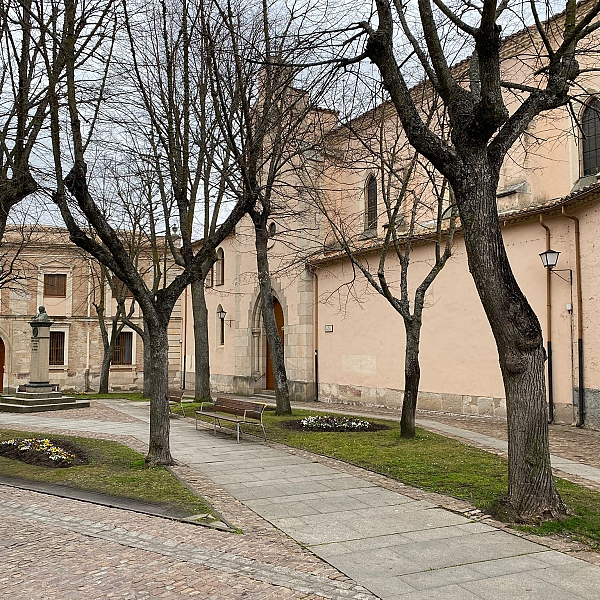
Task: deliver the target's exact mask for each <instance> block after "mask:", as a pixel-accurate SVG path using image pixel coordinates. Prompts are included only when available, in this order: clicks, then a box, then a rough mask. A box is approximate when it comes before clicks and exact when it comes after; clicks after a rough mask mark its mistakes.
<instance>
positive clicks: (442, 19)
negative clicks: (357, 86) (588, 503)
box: [346, 0, 600, 520]
mask: <svg viewBox="0 0 600 600" xmlns="http://www.w3.org/2000/svg"><path fill="white" fill-rule="evenodd" d="M414 4H415V6H414V7H413V3H411V2H401V1H394V2H393V3H392V2H390V0H376V1H375V6H376V10H377V25H376V26H372V25H371V24H370V23H368V22H363V23H360V25H358V28H359V29H362V31H363V32H364V35H365V38H366V44H365V47H364V52H363V53H362V54H361V55H360V56H358V57H356V58H353V59H349V60H348V61H347V62H346V64H347V65H349V64H351V63H353V62H355V61H357V60H362V59H364V58H369V59H371V60H372V61H373V63H375V65H376V66H377V68H378V70H379V72H380V74H381V78H382V80H383V84H384V86H385V88H386V90H387V91H388V93H389V97H390V99H391V102H392V103H393V105H394V107H395V109H396V111H397V114H398V116H399V118H400V121H401V122H402V125H403V128H404V132H405V134H406V136H407V138H408V140H409V142H410V144H411V145H412V146H413V147H414V148H415V149H416V150H417V151H418V152H419V153H420V154H421V155H422V156H424V157H425V158H426V159H427V160H429V161H431V163H432V164H433V165H434V166H435V167H436V169H437V170H438V171H439V172H440V173H441V174H442V175H443V176H444V177H446V179H447V180H448V182H449V184H450V185H451V187H452V189H453V191H454V195H455V199H456V204H457V207H458V211H459V214H460V219H461V223H462V227H463V231H464V237H465V244H466V249H467V254H468V260H469V268H470V271H471V273H472V276H473V279H474V282H475V285H476V288H477V291H478V293H479V296H480V298H481V302H482V304H483V308H484V310H485V312H486V315H487V318H488V321H489V323H490V326H491V328H492V332H493V334H494V337H495V340H496V345H497V348H498V354H499V359H500V367H501V371H502V377H503V381H504V388H505V393H506V402H507V421H508V435H509V488H508V496H507V498H506V502H505V504H504V507H503V508H504V510H505V512H506V514H508V515H509V516H512V517H513V518H515V519H517V520H532V519H539V518H547V517H560V516H562V515H564V514H565V513H566V512H567V509H566V507H565V505H564V503H563V502H562V500H561V498H560V496H559V495H558V493H557V491H556V488H555V486H554V481H553V479H552V471H551V466H550V454H549V447H548V428H547V407H546V393H545V380H544V361H545V358H546V355H545V352H544V348H543V343H542V332H541V328H540V324H539V321H538V319H537V317H536V315H535V313H534V312H533V310H532V308H531V307H530V305H529V303H528V302H527V300H526V298H525V296H524V295H523V293H522V292H521V290H520V288H519V286H518V284H517V282H516V280H515V278H514V275H513V273H512V270H511V267H510V264H509V262H508V258H507V255H506V251H505V248H504V244H503V241H502V234H501V231H500V226H499V221H498V214H497V206H496V190H497V186H498V181H499V176H500V169H501V167H502V164H503V161H504V159H505V157H506V156H507V153H508V152H509V151H510V149H511V147H512V146H513V144H515V142H516V141H517V140H518V139H519V137H520V136H521V135H523V134H524V132H525V130H526V128H527V126H528V125H529V124H530V123H531V121H532V119H533V118H534V117H535V116H536V115H538V114H540V113H541V112H544V111H549V110H552V109H555V108H558V107H561V106H564V105H566V104H567V103H568V102H569V92H570V89H571V87H572V86H573V83H574V81H575V80H576V78H577V77H578V75H579V74H580V67H579V63H578V59H579V56H580V55H579V53H578V44H579V42H580V41H581V40H583V39H584V38H586V37H588V36H590V35H592V34H593V33H594V32H595V31H596V29H597V28H598V27H599V26H600V22H599V21H598V19H597V17H598V14H599V13H600V4H599V3H598V2H592V1H590V2H586V3H582V4H581V5H580V7H579V8H578V7H577V5H576V1H575V0H566V2H565V5H564V6H565V10H564V12H563V13H562V14H560V15H557V16H556V17H553V18H551V19H550V20H549V21H547V22H543V19H542V17H540V16H539V14H538V6H541V5H538V4H537V3H534V2H531V3H529V4H526V3H516V4H515V5H511V6H510V10H511V13H510V14H511V15H512V16H513V18H514V15H515V14H517V12H518V11H519V10H522V11H523V12H525V10H526V9H525V7H526V6H527V7H528V8H529V10H530V11H531V14H532V17H533V21H534V23H535V25H534V27H533V28H530V29H529V30H527V31H525V32H524V33H522V34H521V36H522V42H523V43H524V44H527V45H528V47H529V48H530V53H529V54H528V56H529V59H525V61H523V60H519V53H520V52H521V50H520V47H521V46H520V44H512V45H511V44H506V45H503V40H502V37H501V31H502V27H501V24H502V23H503V19H504V21H505V22H510V20H509V19H508V18H507V19H505V18H504V17H505V15H504V12H505V10H506V9H507V7H508V5H509V3H508V2H501V3H498V2H496V0H481V1H480V2H475V3H462V2H455V3H448V4H446V3H444V1H443V0H433V4H432V2H430V0H418V1H417V2H415V3H414ZM551 6H552V5H550V4H544V5H543V10H546V11H547V16H548V17H552V14H551V11H552V9H551ZM507 14H508V13H507ZM398 23H399V26H398V27H397V26H396V25H397V24H398ZM468 53H471V55H470V58H469V60H468V61H467V62H463V63H459V64H457V65H456V66H452V62H453V61H456V60H459V59H460V58H461V57H462V56H465V54H468ZM531 53H533V55H532V54H531ZM511 60H513V61H516V63H517V64H520V65H521V66H522V67H523V68H521V67H519V68H514V64H515V63H514V62H513V68H512V70H511V72H506V71H505V69H504V68H503V64H504V63H505V61H506V64H509V63H510V61H511ZM415 62H416V63H417V64H418V66H419V68H420V70H421V71H420V72H421V73H422V74H423V76H424V77H425V78H426V82H427V83H426V85H427V86H429V88H430V89H431V91H432V92H431V93H434V92H435V93H436V94H438V95H439V97H440V99H441V101H442V103H443V107H444V110H445V111H446V113H447V115H448V120H449V127H450V139H449V140H448V141H446V140H445V139H443V138H442V137H440V135H439V134H438V132H437V131H436V130H435V127H431V126H428V124H427V123H426V122H425V120H424V118H423V115H422V114H421V113H420V111H419V109H418V106H417V105H416V104H415V98H414V94H413V93H411V89H410V85H411V82H416V81H417V79H418V77H417V78H415V72H414V69H412V68H411V65H412V66H413V67H414V63H415ZM507 90H509V91H512V92H513V93H512V94H511V95H510V96H507V95H505V93H504V92H505V91H507Z"/></svg>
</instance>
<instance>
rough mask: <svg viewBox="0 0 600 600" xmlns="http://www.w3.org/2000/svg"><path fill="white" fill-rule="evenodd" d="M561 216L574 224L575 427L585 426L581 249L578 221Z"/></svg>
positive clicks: (563, 212) (565, 214)
mask: <svg viewBox="0 0 600 600" xmlns="http://www.w3.org/2000/svg"><path fill="white" fill-rule="evenodd" d="M562 214H563V216H565V217H566V218H567V219H571V220H572V221H573V222H574V223H575V276H576V290H577V374H578V390H577V396H578V409H579V410H578V415H577V422H576V425H577V427H582V426H583V425H584V424H585V405H584V398H583V299H582V296H581V247H580V243H579V219H578V218H577V217H574V216H572V215H568V214H567V213H566V211H565V207H564V206H563V207H562Z"/></svg>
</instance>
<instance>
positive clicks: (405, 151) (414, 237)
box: [307, 98, 456, 438]
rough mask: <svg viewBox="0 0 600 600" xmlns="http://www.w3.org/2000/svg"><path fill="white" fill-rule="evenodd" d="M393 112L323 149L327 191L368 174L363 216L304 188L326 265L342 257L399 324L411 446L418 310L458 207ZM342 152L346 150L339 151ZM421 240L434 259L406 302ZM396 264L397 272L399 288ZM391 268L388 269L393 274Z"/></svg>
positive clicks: (448, 247) (380, 113) (384, 110)
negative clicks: (323, 235) (313, 207)
mask: <svg viewBox="0 0 600 600" xmlns="http://www.w3.org/2000/svg"><path fill="white" fill-rule="evenodd" d="M429 100H432V102H431V104H430V106H428V107H422V108H424V109H426V112H427V114H428V121H431V120H432V119H433V118H434V116H435V115H436V113H437V112H438V107H437V103H436V101H435V98H433V99H429ZM392 110H393V109H392V107H390V106H389V105H388V104H386V103H382V104H381V106H380V107H379V108H378V109H377V110H374V111H370V112H368V113H367V114H366V115H364V116H363V117H359V118H357V119H354V120H350V121H349V122H348V123H347V124H346V125H345V126H342V127H340V128H339V129H338V130H337V131H336V132H335V134H333V135H331V136H330V139H329V141H328V143H327V146H328V147H331V151H330V152H329V153H328V158H329V161H330V162H331V164H332V166H330V167H329V168H328V171H330V174H329V175H328V177H327V178H328V179H329V180H331V182H330V184H329V185H328V187H331V186H333V187H334V188H335V187H337V188H339V185H340V184H339V183H337V181H336V179H339V181H341V180H342V179H344V178H345V177H344V176H345V175H346V176H347V173H348V171H353V170H357V171H359V172H362V173H364V172H365V171H366V172H369V173H371V174H370V175H369V178H368V180H367V186H366V190H364V195H365V196H366V197H365V202H364V204H365V206H364V209H363V208H361V209H359V212H358V213H352V212H350V213H349V212H348V207H347V206H345V207H336V206H335V203H330V202H328V200H327V198H326V197H322V195H321V194H319V186H318V185H315V184H313V185H308V186H307V187H308V189H312V190H314V193H316V196H315V199H316V200H317V206H318V208H319V210H320V211H321V212H322V214H323V215H324V216H325V218H326V220H327V223H328V225H329V229H330V234H329V236H330V237H329V240H330V242H331V241H333V242H335V243H334V244H333V247H330V246H329V245H328V246H327V247H326V249H328V251H329V253H330V256H329V257H326V260H331V259H332V258H333V256H332V255H331V251H332V250H333V251H334V252H335V250H336V248H339V249H341V250H342V253H343V254H342V256H344V255H345V256H346V257H347V258H349V259H350V261H351V263H352V265H353V266H354V267H355V271H358V272H359V273H362V275H363V276H364V277H365V278H366V280H367V281H368V283H369V284H370V286H371V287H372V288H373V289H374V290H376V291H377V293H379V294H381V295H382V296H383V297H384V298H385V299H386V300H387V301H388V302H389V303H390V305H391V306H392V307H393V308H394V310H395V311H396V312H397V313H398V314H399V315H400V316H401V317H402V319H403V321H404V329H405V333H406V341H405V354H404V397H403V402H402V416H401V421H400V431H401V436H402V437H404V438H413V437H414V436H415V417H416V408H417V398H418V394H419V383H420V376H421V369H420V363H419V351H420V339H421V328H422V323H423V309H424V307H425V301H426V294H427V291H428V290H429V288H430V286H431V285H432V283H433V282H434V280H435V278H436V277H437V275H438V274H439V273H440V271H441V270H442V269H443V268H444V266H445V264H446V262H447V261H448V259H449V258H450V256H451V254H452V243H453V240H454V232H455V228H456V206H455V205H454V204H453V203H451V202H450V201H449V200H450V198H451V194H450V190H449V189H448V185H447V181H446V180H445V179H443V178H440V177H439V175H437V174H436V172H435V170H434V169H433V168H432V167H431V165H430V164H429V163H428V162H427V161H423V160H421V159H420V157H419V154H418V153H417V152H415V151H414V150H412V149H411V148H410V146H409V145H408V143H407V142H406V139H405V138H404V136H403V135H402V131H401V126H400V124H399V123H398V120H397V119H396V118H394V115H390V112H391V111H392ZM442 116H443V115H442ZM390 117H391V118H390ZM440 129H443V124H440ZM340 148H342V149H344V148H345V150H342V151H340ZM361 180H362V179H361ZM336 184H337V185H336ZM359 194H360V192H358V194H357V195H359ZM379 198H381V200H382V201H383V202H382V203H383V210H380V205H381V202H380V201H379ZM359 204H360V202H359ZM340 209H341V210H340ZM381 218H383V219H384V220H385V225H384V228H385V235H384V238H383V240H381V239H379V238H378V235H377V231H378V226H379V225H380V224H381V223H380V220H381ZM423 239H426V240H429V241H432V242H433V247H434V251H433V256H432V257H431V260H430V268H429V270H428V271H427V272H426V274H425V276H424V277H423V279H422V280H421V281H420V283H418V285H417V286H416V288H415V291H414V294H413V295H412V297H411V293H410V292H409V265H410V261H411V251H412V246H413V243H415V242H418V241H420V240H423ZM338 256H339V255H338ZM394 259H396V260H397V263H398V264H399V265H400V281H399V282H398V281H397V274H396V273H397V272H396V262H395V261H394ZM390 261H391V262H392V263H393V264H392V266H391V268H390ZM317 262H318V261H317ZM390 277H391V278H392V281H390ZM398 283H399V290H400V294H399V295H396V294H395V293H394V290H395V289H397V287H398ZM413 284H414V282H413ZM350 285H352V283H350Z"/></svg>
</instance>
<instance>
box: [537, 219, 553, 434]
mask: <svg viewBox="0 0 600 600" xmlns="http://www.w3.org/2000/svg"><path fill="white" fill-rule="evenodd" d="M540 225H541V226H542V227H543V228H544V229H545V230H546V250H550V228H549V227H548V225H546V223H544V215H540ZM546 340H547V350H546V352H547V354H548V416H549V418H548V423H552V422H554V389H553V385H552V271H551V270H550V269H546Z"/></svg>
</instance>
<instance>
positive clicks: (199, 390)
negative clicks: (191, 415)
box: [192, 279, 211, 402]
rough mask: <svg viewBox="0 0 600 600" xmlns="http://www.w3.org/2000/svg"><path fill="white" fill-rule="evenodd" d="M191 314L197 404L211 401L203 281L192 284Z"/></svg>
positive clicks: (206, 315)
mask: <svg viewBox="0 0 600 600" xmlns="http://www.w3.org/2000/svg"><path fill="white" fill-rule="evenodd" d="M192 313H193V317H194V352H195V355H196V363H195V372H194V374H195V378H196V384H195V393H194V398H195V400H196V401H198V402H202V401H207V400H210V399H211V395H210V348H209V345H208V310H207V308H206V297H205V295H204V281H201V280H198V279H195V280H194V281H193V282H192Z"/></svg>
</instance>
